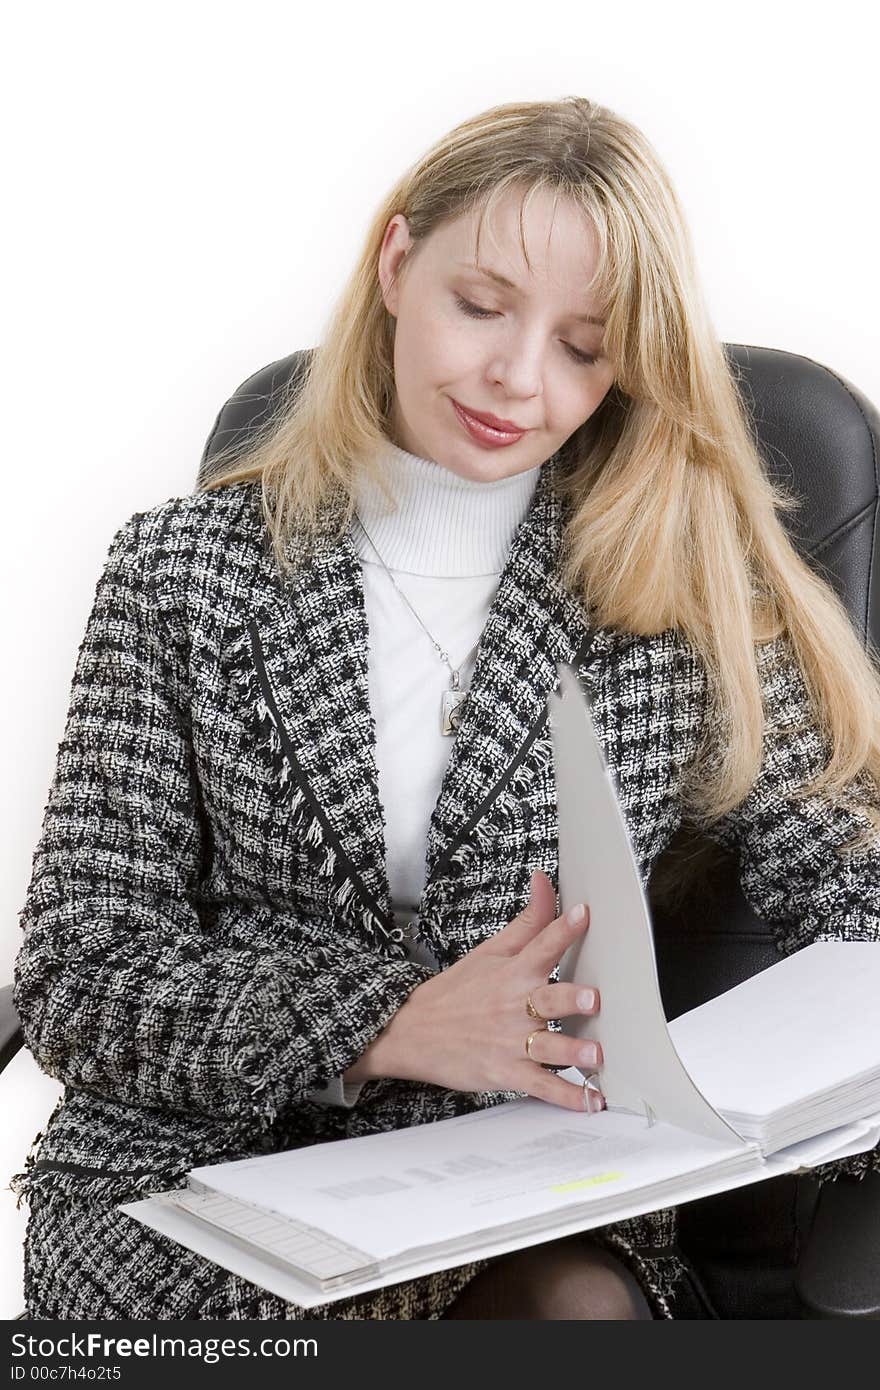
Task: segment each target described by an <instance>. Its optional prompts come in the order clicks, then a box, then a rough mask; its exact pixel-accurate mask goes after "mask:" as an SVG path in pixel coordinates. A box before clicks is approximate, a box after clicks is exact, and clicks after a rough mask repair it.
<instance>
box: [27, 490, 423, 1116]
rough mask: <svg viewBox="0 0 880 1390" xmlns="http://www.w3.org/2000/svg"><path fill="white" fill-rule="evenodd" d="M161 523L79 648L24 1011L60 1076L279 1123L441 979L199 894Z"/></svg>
mask: <svg viewBox="0 0 880 1390" xmlns="http://www.w3.org/2000/svg"><path fill="white" fill-rule="evenodd" d="M148 519H149V513H136V514H135V515H134V516H133V517H131V519H130V520H129V521H128V522H127V523H126V524H125V525H124V526H123V527H122V528H121V530H120V531H119V532H117V534H116V536H115V537H114V539H113V542H112V543H111V546H110V551H109V555H108V558H107V560H106V563H105V566H104V569H103V573H102V574H101V576H100V578H99V580H98V583H97V587H96V591H95V597H94V603H93V606H92V610H91V613H90V616H89V618H88V623H87V627H86V632H85V637H84V639H83V641H82V643H81V645H80V648H79V653H78V657H77V660H76V667H75V672H74V676H73V682H72V687H71V695H70V705H69V711H68V715H67V720H66V725H65V729H64V735H63V738H62V741H61V743H60V745H59V747H58V752H57V761H56V767H55V773H54V777H53V780H52V783H51V786H50V790H49V796H48V802H47V804H46V807H45V811H44V819H43V825H42V831H41V835H40V838H39V841H38V844H37V847H36V850H35V851H34V855H33V865H32V873H31V878H30V883H29V886H28V889H27V894H26V899H25V905H24V907H23V909H22V910H21V912H20V914H19V916H20V918H21V926H22V930H23V933H24V936H23V940H22V943H21V945H20V948H19V951H18V954H17V956H16V960H15V969H14V991H13V994H14V1000H15V1007H16V1009H17V1011H18V1014H19V1017H20V1019H21V1024H22V1029H23V1033H24V1038H25V1042H26V1044H27V1046H28V1047H29V1048H30V1050H31V1052H32V1053H33V1055H34V1057H35V1059H36V1061H37V1062H38V1064H39V1065H40V1067H41V1068H42V1069H43V1070H44V1071H45V1072H47V1073H48V1074H49V1075H50V1076H54V1077H55V1078H56V1079H57V1080H59V1081H61V1082H62V1083H63V1084H64V1085H67V1086H71V1087H74V1088H79V1089H82V1090H85V1091H91V1092H94V1093H96V1094H98V1095H101V1096H104V1097H107V1098H110V1099H117V1100H123V1101H126V1102H130V1103H135V1104H143V1105H146V1106H155V1107H161V1108H167V1109H171V1110H177V1111H181V1112H185V1113H190V1112H192V1111H198V1112H201V1113H204V1114H207V1115H211V1116H220V1117H236V1118H237V1117H240V1116H243V1115H248V1114H249V1115H252V1116H253V1117H254V1118H255V1119H257V1120H258V1121H259V1122H260V1123H261V1124H270V1123H271V1122H272V1120H273V1119H274V1117H275V1116H276V1115H277V1114H278V1113H279V1112H282V1111H283V1110H285V1109H286V1108H287V1107H290V1106H292V1105H295V1104H296V1103H297V1102H300V1101H303V1100H306V1099H308V1098H309V1095H310V1093H314V1092H315V1091H321V1090H322V1088H324V1087H327V1086H328V1084H329V1083H332V1081H333V1078H341V1075H342V1073H343V1072H344V1071H346V1070H347V1068H348V1067H350V1066H351V1065H352V1064H353V1063H354V1061H355V1060H356V1059H357V1058H358V1057H359V1056H360V1055H361V1054H362V1053H363V1052H364V1050H365V1049H366V1047H367V1046H368V1045H369V1044H370V1042H371V1041H373V1039H374V1038H375V1037H376V1036H377V1035H378V1034H379V1033H380V1032H381V1030H382V1029H383V1028H384V1027H385V1025H386V1024H387V1023H388V1022H389V1021H390V1019H391V1017H392V1016H393V1014H394V1013H395V1012H396V1010H397V1009H398V1008H399V1007H400V1006H401V1004H403V1003H404V1001H405V1000H406V998H407V997H408V996H409V994H410V993H411V992H412V990H413V989H415V988H416V987H417V986H418V985H419V984H421V983H422V982H423V981H424V980H426V979H428V978H430V975H431V974H432V972H431V970H430V969H429V968H428V967H425V966H422V965H420V964H418V963H416V962H412V961H408V960H391V959H387V958H385V957H384V956H380V955H378V954H377V953H368V952H365V950H364V949H363V944H362V943H361V942H359V941H355V940H352V939H351V938H350V936H349V937H346V934H345V931H344V928H343V927H341V926H340V925H339V924H334V927H333V930H332V931H331V930H328V927H327V924H326V923H324V924H321V923H317V924H316V923H313V922H310V921H306V920H300V919H299V918H297V917H296V916H294V915H293V914H291V913H289V912H287V911H279V910H277V909H276V908H273V907H270V906H267V905H266V904H265V903H261V902H252V903H251V902H248V903H245V902H242V901H241V900H239V899H235V900H233V901H229V902H225V903H221V904H219V905H218V904H217V903H214V902H212V903H210V904H208V903H207V902H206V901H205V900H204V899H203V898H202V897H201V896H200V883H201V881H202V879H203V876H204V872H205V870H206V867H207V864H208V856H209V855H210V847H209V846H210V833H209V827H208V826H207V825H206V823H205V818H204V809H203V803H202V799H201V795H200V787H199V782H198V776H197V772H196V770H195V764H194V757H193V750H192V741H191V736H190V734H189V710H188V699H187V696H186V690H187V681H186V676H185V670H184V668H185V665H186V662H185V658H184V657H183V656H182V655H181V652H182V651H183V650H185V642H184V641H182V640H181V638H180V634H179V633H175V632H173V631H172V625H173V623H174V621H175V617H174V611H173V609H171V608H165V609H163V608H162V606H161V601H160V600H159V598H158V596H157V591H158V586H157V585H155V584H154V585H153V589H152V590H151V589H150V587H149V586H148V585H147V584H146V583H145V580H144V565H143V552H144V539H143V537H144V533H145V531H147V530H148ZM208 909H210V910H208ZM340 1088H341V1082H340ZM358 1093H359V1088H358ZM350 1094H351V1093H350ZM342 1103H345V1104H348V1103H349V1102H348V1101H347V1100H345V1099H344V1098H343V1102H342Z"/></svg>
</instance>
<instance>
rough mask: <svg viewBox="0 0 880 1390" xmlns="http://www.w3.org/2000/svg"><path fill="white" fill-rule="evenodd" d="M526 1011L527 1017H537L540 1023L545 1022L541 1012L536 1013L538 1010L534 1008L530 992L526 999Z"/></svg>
mask: <svg viewBox="0 0 880 1390" xmlns="http://www.w3.org/2000/svg"><path fill="white" fill-rule="evenodd" d="M526 1013H527V1014H528V1016H529V1018H539V1019H540V1020H541V1022H542V1023H546V1022H547V1020H546V1018H545V1017H544V1015H543V1014H539V1013H538V1010H537V1009H536V1008H535V1006H534V1004H533V1003H532V996H531V994H530V995H529V997H528V999H527V1000H526Z"/></svg>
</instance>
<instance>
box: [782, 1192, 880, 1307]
mask: <svg viewBox="0 0 880 1390" xmlns="http://www.w3.org/2000/svg"><path fill="white" fill-rule="evenodd" d="M795 1291H796V1293H797V1296H798V1298H799V1299H800V1300H801V1302H802V1303H803V1304H804V1305H805V1307H806V1308H807V1309H808V1310H809V1312H808V1314H807V1316H812V1317H814V1318H878V1319H880V1173H867V1174H866V1175H865V1177H864V1178H837V1179H836V1181H834V1182H825V1183H823V1184H822V1190H821V1192H820V1195H819V1200H818V1203H817V1204H816V1214H815V1218H814V1220H813V1225H812V1229H811V1231H810V1234H809V1237H808V1238H807V1242H806V1244H805V1246H804V1249H803V1252H802V1254H801V1257H800V1260H799V1261H798V1267H797V1274H796V1276H795Z"/></svg>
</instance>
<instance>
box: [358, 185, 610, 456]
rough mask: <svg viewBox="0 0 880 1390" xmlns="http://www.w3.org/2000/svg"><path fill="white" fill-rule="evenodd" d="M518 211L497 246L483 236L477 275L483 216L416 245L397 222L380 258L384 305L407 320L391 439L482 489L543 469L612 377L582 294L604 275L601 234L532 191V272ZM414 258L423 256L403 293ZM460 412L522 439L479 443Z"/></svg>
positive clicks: (511, 212)
mask: <svg viewBox="0 0 880 1390" xmlns="http://www.w3.org/2000/svg"><path fill="white" fill-rule="evenodd" d="M520 208H521V199H520V198H519V197H516V198H513V197H511V198H510V199H508V200H507V201H506V202H504V203H502V204H500V205H499V207H498V212H497V214H496V221H495V225H496V231H497V241H494V242H493V241H492V240H491V239H490V237H489V229H488V227H484V229H483V234H482V247H481V251H482V255H481V270H482V273H481V271H480V270H477V269H475V268H474V246H475V239H476V221H477V214H476V213H471V214H468V215H467V216H464V217H460V218H457V219H456V220H455V221H454V222H449V223H447V224H445V225H444V226H441V227H440V228H438V229H437V230H436V231H435V232H434V233H433V234H432V235H431V236H430V237H427V238H426V239H425V240H424V241H423V242H422V243H421V244H420V245H418V246H415V244H414V243H413V242H412V239H411V237H410V234H409V228H408V226H407V222H406V218H405V217H404V216H403V215H402V214H400V213H398V214H396V215H395V216H394V217H392V219H391V221H390V222H389V223H388V226H387V228H386V231H385V237H384V240H383V243H382V249H381V252H380V256H379V280H380V283H381V286H382V293H383V298H384V300H385V304H386V307H387V309H388V311H389V313H391V314H393V315H394V317H395V319H396V320H397V324H396V328H395V339H394V376H395V398H394V405H393V411H392V435H393V439H394V442H395V443H396V444H398V445H399V446H400V447H401V448H402V449H406V450H407V451H408V452H409V453H411V454H417V455H419V457H421V458H428V459H433V460H434V461H435V462H436V463H440V464H443V465H444V466H445V467H446V468H450V469H451V470H452V471H453V472H454V473H458V474H460V475H461V476H462V477H464V478H472V479H474V480H476V481H484V482H492V481H495V480H497V479H499V478H508V477H511V476H512V475H513V474H515V473H523V472H525V471H526V470H527V469H530V468H535V467H536V466H537V465H538V464H540V463H544V462H545V461H546V460H547V459H548V458H550V457H551V455H552V454H554V453H555V452H556V450H557V449H558V448H559V447H560V446H561V445H562V444H564V443H565V441H566V439H568V438H569V436H570V435H572V434H573V433H574V431H575V430H576V429H577V428H578V426H580V425H582V424H583V423H584V421H585V420H588V419H589V417H590V416H591V415H592V414H593V412H594V411H595V410H596V409H597V407H598V406H599V405H600V404H601V402H602V400H603V398H604V397H605V395H606V394H607V392H608V390H609V389H610V387H611V385H612V383H613V381H614V368H613V365H612V364H611V363H610V362H609V361H608V360H607V359H606V358H605V357H604V356H603V353H602V338H603V331H602V329H603V326H602V324H601V323H590V322H588V321H586V320H587V317H590V316H591V317H594V318H596V319H599V318H601V314H600V313H599V311H598V309H597V308H596V306H595V305H594V304H592V303H591V302H590V300H589V298H588V296H587V294H586V292H585V289H584V286H585V285H586V284H587V283H588V281H589V278H590V276H591V275H592V273H593V271H594V268H595V256H596V251H597V248H596V240H595V232H594V231H593V230H592V228H591V227H589V226H588V225H585V220H584V216H583V214H582V213H580V212H579V211H578V210H577V209H576V208H574V207H572V206H571V205H570V204H568V203H565V202H560V203H559V204H558V205H557V207H556V209H555V214H554V208H553V199H552V197H551V196H550V195H549V194H543V193H542V194H541V195H539V196H535V197H534V198H533V199H532V202H531V205H530V207H529V208H528V210H527V211H526V213H525V214H524V217H523V234H524V237H525V242H526V246H527V247H528V251H529V259H530V260H531V262H532V270H531V271H529V269H528V267H527V266H526V263H525V260H524V259H523V255H522V249H521V246H520V241H519V215H520ZM411 248H412V250H411ZM407 252H410V255H411V256H412V259H411V260H410V261H409V262H408V264H407V265H406V267H405V273H403V274H402V275H401V279H400V280H399V281H398V282H396V283H394V284H392V276H393V275H394V273H395V271H397V270H398V267H399V266H400V264H401V261H402V260H403V259H404V258H405V257H406V255H407ZM487 269H491V270H493V271H496V272H497V273H498V274H499V275H502V276H503V277H504V278H505V279H507V280H509V281H510V282H511V287H507V286H504V285H501V284H499V283H498V282H497V281H495V280H493V279H492V277H491V276H488V275H487V274H486V273H485V272H486V270H487ZM475 310H478V311H479V312H478V313H475V312H474V311H475ZM591 359H592V360H591ZM456 404H457V405H458V406H462V407H464V408H465V410H469V411H476V412H478V413H479V414H481V415H484V416H485V415H491V416H494V417H495V419H496V420H500V421H505V422H508V423H509V424H511V425H513V426H515V427H517V429H518V430H522V431H524V433H522V434H519V435H514V438H513V441H512V442H507V441H505V442H504V443H503V445H502V447H497V446H493V445H492V444H490V443H487V442H485V440H484V439H478V438H476V437H475V436H474V434H473V433H472V432H471V430H469V428H468V427H467V424H466V423H465V422H464V421H463V420H462V418H461V416H460V414H459V412H458V410H457V409H456ZM509 438H510V435H509V434H508V435H507V439H508V440H509Z"/></svg>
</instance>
